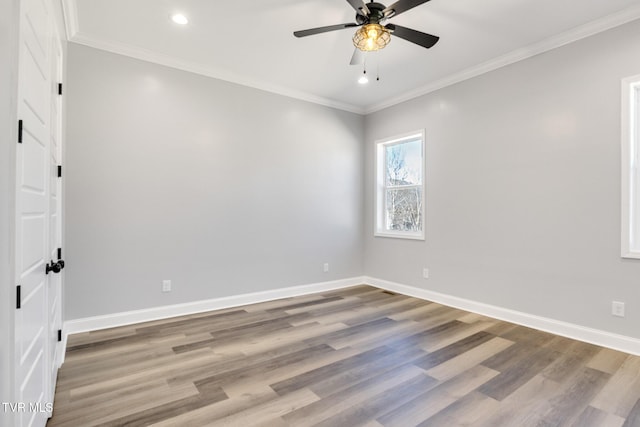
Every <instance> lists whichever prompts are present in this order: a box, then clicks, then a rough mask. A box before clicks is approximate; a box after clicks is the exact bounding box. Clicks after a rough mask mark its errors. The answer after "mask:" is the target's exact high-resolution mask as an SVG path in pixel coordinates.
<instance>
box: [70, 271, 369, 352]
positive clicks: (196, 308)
mask: <svg viewBox="0 0 640 427" xmlns="http://www.w3.org/2000/svg"><path fill="white" fill-rule="evenodd" d="M363 283H364V278H363V277H351V278H348V279H340V280H333V281H329V282H321V283H312V284H308V285H301V286H292V287H288V288H279V289H273V290H268V291H262V292H253V293H249V294H240V295H232V296H229V297H223V298H214V299H209V300H204V301H194V302H189V303H184V304H175V305H167V306H162V307H153V308H148V309H144V310H134V311H126V312H122V313H113V314H107V315H104V316H93V317H86V318H82V319H74V320H68V321H66V322H64V327H63V331H64V334H63V344H64V348H66V345H67V337H68V336H69V335H71V334H77V333H81V332H89V331H97V330H100V329H108V328H115V327H118V326H125V325H132V324H135V323H142V322H149V321H152V320H159V319H168V318H171V317H177V316H184V315H188V314H195V313H202V312H205V311H213V310H220V309H223V308H231V307H238V306H242V305H248V304H255V303H259V302H265V301H273V300H277V299H282V298H290V297H296V296H301V295H307V294H314V293H318V292H326V291H331V290H335V289H342V288H348V287H350V286H356V285H361V284H363Z"/></svg>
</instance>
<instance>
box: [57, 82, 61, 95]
mask: <svg viewBox="0 0 640 427" xmlns="http://www.w3.org/2000/svg"><path fill="white" fill-rule="evenodd" d="M58 95H62V83H58Z"/></svg>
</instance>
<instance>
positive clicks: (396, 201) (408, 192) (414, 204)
mask: <svg viewBox="0 0 640 427" xmlns="http://www.w3.org/2000/svg"><path fill="white" fill-rule="evenodd" d="M385 214H386V228H387V231H421V230H422V192H421V191H420V188H402V189H396V190H387V191H386V200H385Z"/></svg>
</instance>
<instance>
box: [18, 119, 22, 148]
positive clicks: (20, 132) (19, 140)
mask: <svg viewBox="0 0 640 427" xmlns="http://www.w3.org/2000/svg"><path fill="white" fill-rule="evenodd" d="M18 144H22V120H18Z"/></svg>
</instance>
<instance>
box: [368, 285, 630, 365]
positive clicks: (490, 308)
mask: <svg viewBox="0 0 640 427" xmlns="http://www.w3.org/2000/svg"><path fill="white" fill-rule="evenodd" d="M363 280H364V283H365V284H367V285H371V286H375V287H377V288H380V289H385V290H388V291H392V292H396V293H399V294H403V295H407V296H412V297H415V298H420V299H424V300H427V301H432V302H436V303H438V304H443V305H447V306H449V307H455V308H459V309H461V310H465V311H470V312H473V313H478V314H482V315H485V316H488V317H492V318H494V319H499V320H505V321H507V322H511V323H515V324H518V325H522V326H527V327H530V328H534V329H538V330H541V331H545V332H550V333H552V334H555V335H560V336H563V337H567V338H571V339H575V340H579V341H584V342H588V343H591V344H596V345H599V346H602V347H608V348H612V349H614V350H619V351H623V352H625V353H630V354H634V355H636V356H640V340H638V339H636V338H632V337H628V336H625V335H618V334H613V333H611V332H606V331H602V330H599V329H593V328H587V327H584V326H580V325H576V324H573V323H568V322H562V321H559V320H554V319H549V318H546V317H541V316H536V315H533V314H529V313H523V312H520V311H515V310H511V309H508V308H503V307H498V306H495V305H490V304H484V303H481V302H477V301H472V300H468V299H465V298H459V297H455V296H452V295H447V294H442V293H438V292H433V291H428V290H426V289H421V288H416V287H414V286H408V285H403V284H400V283H394V282H390V281H387V280H382V279H376V278H374V277H366V276H365V277H364V279H363Z"/></svg>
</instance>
